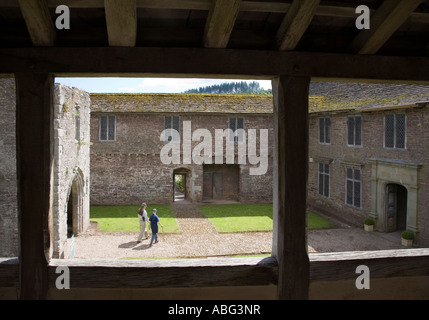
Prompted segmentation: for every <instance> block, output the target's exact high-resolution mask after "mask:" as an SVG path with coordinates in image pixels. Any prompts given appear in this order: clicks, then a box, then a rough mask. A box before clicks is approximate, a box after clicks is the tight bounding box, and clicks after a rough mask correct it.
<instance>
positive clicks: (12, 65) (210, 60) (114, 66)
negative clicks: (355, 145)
mask: <svg viewBox="0 0 429 320" xmlns="http://www.w3.org/2000/svg"><path fill="white" fill-rule="evenodd" d="M392 65H394V66H395V68H392V67H391V66H392ZM428 69H429V58H428V57H391V56H366V55H348V54H329V53H326V54H324V53H305V52H295V51H293V52H279V51H259V50H234V49H201V48H136V47H133V48H125V47H97V48H15V49H0V73H15V72H49V73H53V74H55V75H56V76H83V75H85V76H113V75H121V76H143V75H144V76H150V75H152V76H154V75H156V76H166V77H167V76H168V77H172V76H185V77H215V78H219V77H222V78H233V77H236V76H240V77H245V78H249V79H254V78H261V79H262V78H265V79H271V78H272V77H274V76H276V75H280V74H285V75H291V76H309V77H312V78H313V79H317V78H325V79H326V78H332V79H341V78H342V79H353V80H356V79H361V80H365V81H373V80H380V81H381V80H383V81H386V80H389V81H402V82H414V83H417V82H419V83H428V82H429V74H428V73H427V72H426V70H428Z"/></svg>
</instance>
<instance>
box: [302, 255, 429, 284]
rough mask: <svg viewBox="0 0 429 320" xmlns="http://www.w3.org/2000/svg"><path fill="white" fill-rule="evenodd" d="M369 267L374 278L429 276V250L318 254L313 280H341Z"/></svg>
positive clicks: (313, 261) (312, 257) (313, 262)
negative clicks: (358, 269) (359, 267)
mask: <svg viewBox="0 0 429 320" xmlns="http://www.w3.org/2000/svg"><path fill="white" fill-rule="evenodd" d="M359 265H366V266H367V267H368V268H369V270H370V276H371V278H389V277H412V276H429V249H400V250H380V251H354V252H335V253H318V254H312V255H310V278H311V281H337V280H342V279H353V278H356V277H357V276H358V274H356V268H357V266H359Z"/></svg>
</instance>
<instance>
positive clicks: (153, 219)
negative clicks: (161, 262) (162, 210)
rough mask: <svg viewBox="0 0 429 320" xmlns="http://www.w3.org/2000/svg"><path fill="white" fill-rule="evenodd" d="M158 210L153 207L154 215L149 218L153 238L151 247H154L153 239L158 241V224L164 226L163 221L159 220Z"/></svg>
mask: <svg viewBox="0 0 429 320" xmlns="http://www.w3.org/2000/svg"><path fill="white" fill-rule="evenodd" d="M156 213H157V210H156V209H153V211H152V215H151V216H150V218H149V221H150V226H149V228H150V229H152V239H150V245H149V247H152V244H153V241H154V240H155V243H157V242H158V224H160V225H161V227H164V226H163V225H162V223H161V222H160V221H159V217H158V216H157V214H156Z"/></svg>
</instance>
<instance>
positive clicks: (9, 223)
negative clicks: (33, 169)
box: [0, 78, 19, 257]
mask: <svg viewBox="0 0 429 320" xmlns="http://www.w3.org/2000/svg"><path fill="white" fill-rule="evenodd" d="M0 114H1V116H0V243H1V245H0V257H10V256H17V255H18V253H19V251H18V243H19V233H18V199H17V171H16V137H15V136H16V135H15V123H16V122H15V118H16V94H15V81H14V79H13V78H0Z"/></svg>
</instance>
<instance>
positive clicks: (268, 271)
mask: <svg viewBox="0 0 429 320" xmlns="http://www.w3.org/2000/svg"><path fill="white" fill-rule="evenodd" d="M59 266H67V267H68V268H69V271H70V287H73V288H118V287H124V288H179V287H205V286H213V287H216V286H227V287H228V286H242V285H244V286H258V285H271V284H276V282H277V263H276V260H275V259H273V258H266V259H263V260H262V261H261V260H260V258H232V259H231V258H229V259H227V258H207V259H187V260H183V259H179V260H174V259H173V260H162V261H161V260H145V261H117V260H116V261H113V260H111V261H89V260H52V261H51V263H50V266H49V285H50V287H55V281H56V279H57V278H58V277H59V276H60V272H59V273H56V272H55V271H56V269H57V267H59Z"/></svg>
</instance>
